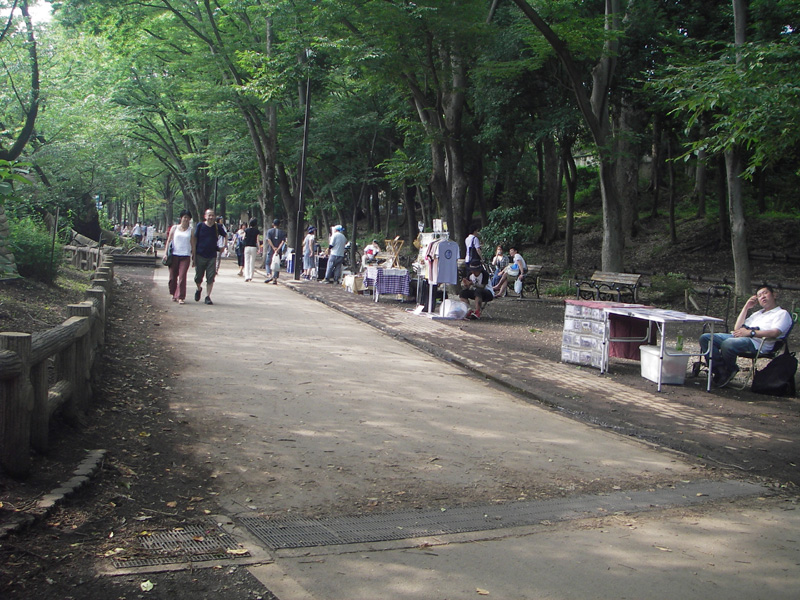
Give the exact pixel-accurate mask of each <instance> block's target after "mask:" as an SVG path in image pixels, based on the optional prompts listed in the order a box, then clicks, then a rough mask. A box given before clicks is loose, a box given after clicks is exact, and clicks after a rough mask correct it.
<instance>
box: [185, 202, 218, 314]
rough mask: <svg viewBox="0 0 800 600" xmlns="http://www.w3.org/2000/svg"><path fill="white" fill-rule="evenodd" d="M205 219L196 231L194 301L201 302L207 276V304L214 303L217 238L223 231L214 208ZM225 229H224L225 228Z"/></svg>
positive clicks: (208, 211) (207, 212) (194, 240)
mask: <svg viewBox="0 0 800 600" xmlns="http://www.w3.org/2000/svg"><path fill="white" fill-rule="evenodd" d="M205 219H206V220H205V221H202V222H200V223H198V224H197V228H196V229H195V232H194V238H193V240H192V242H193V243H194V245H195V247H194V253H193V255H194V257H195V258H194V264H193V265H192V266H193V267H194V282H195V284H196V285H197V291H196V292H195V293H194V301H195V302H200V296H201V294H202V293H203V276H204V275H205V278H206V304H214V303H213V302H212V301H211V290H212V289H213V288H214V279H215V278H216V276H217V252H218V251H219V248H218V247H217V238H219V236H220V235H222V233H220V232H219V227H218V226H217V221H216V218H215V214H214V209H213V208H209V209H208V210H206V213H205ZM223 231H224V230H223Z"/></svg>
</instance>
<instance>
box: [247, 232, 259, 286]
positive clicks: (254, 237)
mask: <svg viewBox="0 0 800 600" xmlns="http://www.w3.org/2000/svg"><path fill="white" fill-rule="evenodd" d="M258 236H259V231H258V219H256V218H255V217H253V218H252V219H250V227H248V228H247V229H245V230H244V280H245V281H253V271H254V270H255V268H256V256H257V255H258Z"/></svg>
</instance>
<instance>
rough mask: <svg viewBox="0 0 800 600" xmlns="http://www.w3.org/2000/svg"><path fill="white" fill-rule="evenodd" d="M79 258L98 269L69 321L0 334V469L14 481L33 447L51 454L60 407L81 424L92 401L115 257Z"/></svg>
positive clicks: (27, 463) (22, 471)
mask: <svg viewBox="0 0 800 600" xmlns="http://www.w3.org/2000/svg"><path fill="white" fill-rule="evenodd" d="M86 250H89V249H86ZM78 254H79V253H75V254H74V256H78ZM94 257H96V260H94ZM77 260H79V261H80V263H81V264H80V265H78V266H79V268H83V269H91V268H93V267H94V266H96V265H99V266H96V269H95V273H94V274H93V276H92V279H93V283H92V287H91V288H90V289H88V290H87V291H86V300H84V301H83V302H80V303H78V304H70V305H69V307H68V308H69V318H68V319H67V320H66V321H64V322H63V323H62V324H61V325H58V326H56V327H54V328H52V329H50V330H48V331H44V332H41V333H35V334H30V333H15V332H2V333H0V467H2V469H3V470H4V471H5V472H6V473H8V474H9V475H11V476H13V477H23V476H25V475H27V474H28V472H29V471H30V455H31V449H33V450H35V451H37V452H45V451H46V450H47V447H48V435H49V431H50V419H51V417H52V415H53V413H54V412H55V411H56V410H58V409H59V408H60V409H61V412H62V414H63V415H64V417H65V418H66V419H67V420H69V421H71V422H73V423H76V424H79V423H80V421H81V418H82V415H83V414H84V413H85V412H86V409H87V407H88V404H89V401H90V400H91V398H92V380H93V375H94V374H95V370H96V364H97V363H96V359H97V357H98V355H99V351H100V349H101V348H102V347H103V344H104V340H105V323H106V307H107V306H108V302H109V299H110V296H111V289H112V286H113V281H114V259H113V258H111V257H105V258H104V257H103V256H102V254H101V253H100V252H99V251H98V250H96V249H95V253H94V254H93V253H91V252H89V253H87V254H84V255H83V256H82V257H80V258H78V259H77ZM93 261H94V262H93ZM73 264H75V263H74V262H73Z"/></svg>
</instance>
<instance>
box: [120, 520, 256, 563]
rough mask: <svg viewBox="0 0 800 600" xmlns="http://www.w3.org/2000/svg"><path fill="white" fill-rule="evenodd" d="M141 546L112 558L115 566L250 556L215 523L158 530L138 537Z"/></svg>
mask: <svg viewBox="0 0 800 600" xmlns="http://www.w3.org/2000/svg"><path fill="white" fill-rule="evenodd" d="M139 543H140V545H141V547H140V548H139V549H138V550H137V551H136V552H135V553H134V555H132V556H119V557H115V558H113V559H112V564H113V565H114V566H115V567H116V568H117V569H125V568H129V567H152V566H156V565H168V564H173V563H183V562H202V561H205V560H225V559H231V558H241V557H242V556H250V552H248V551H247V550H245V549H243V548H241V547H240V546H239V544H237V543H236V541H235V540H234V539H233V538H232V537H231V536H230V535H228V534H227V533H225V532H223V531H222V530H221V529H219V528H218V527H217V526H216V524H213V525H209V526H208V527H201V526H199V525H187V526H186V527H182V528H180V529H174V530H172V531H160V532H156V533H153V534H152V535H148V536H143V537H141V538H140V539H139Z"/></svg>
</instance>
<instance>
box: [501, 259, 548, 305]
mask: <svg viewBox="0 0 800 600" xmlns="http://www.w3.org/2000/svg"><path fill="white" fill-rule="evenodd" d="M541 272H542V265H528V272H527V273H525V277H523V278H522V293H520V294H517V293H516V292H514V284H513V283H511V280H509V283H508V294H509V295H515V296H517V298H520V299H521V298H530V297H532V296H533V294H536V297H537V298H538V297H539V275H540V274H541Z"/></svg>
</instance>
